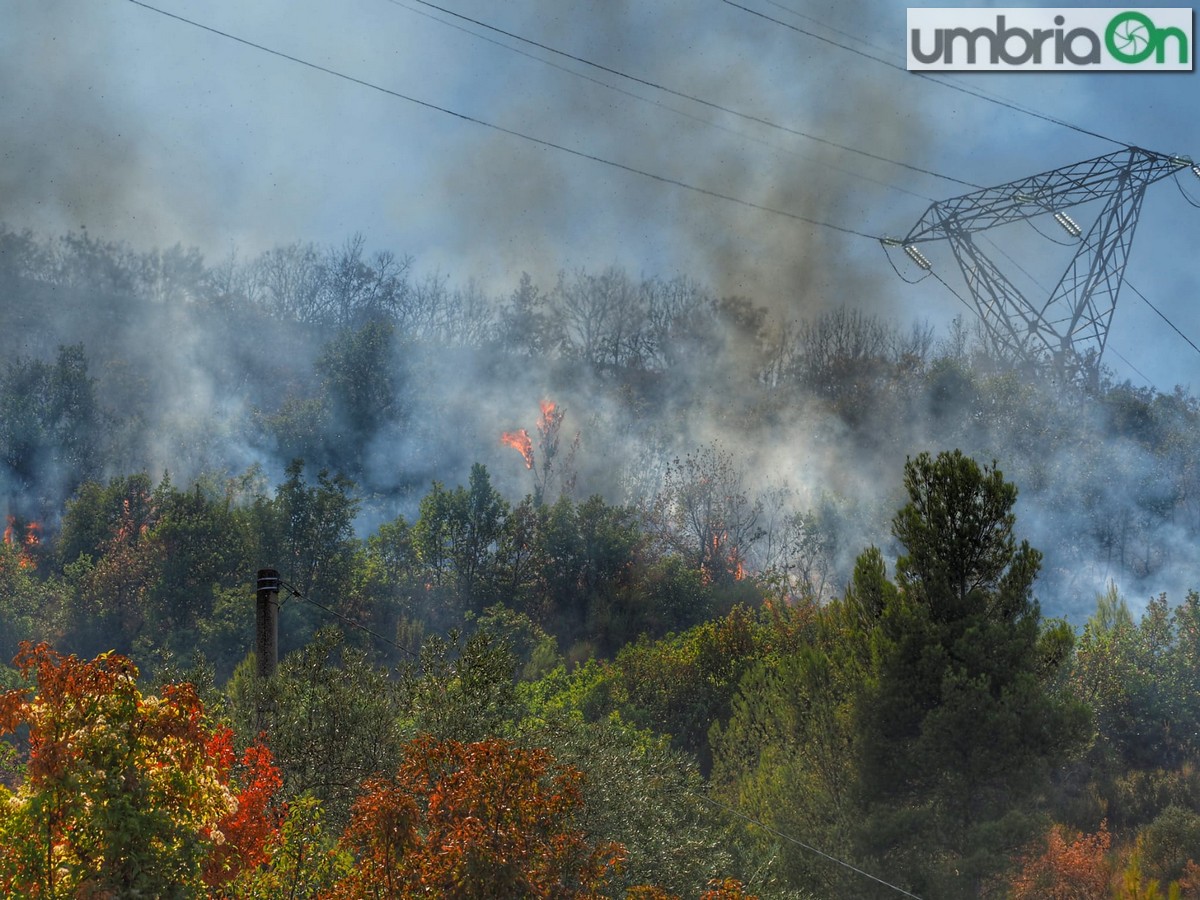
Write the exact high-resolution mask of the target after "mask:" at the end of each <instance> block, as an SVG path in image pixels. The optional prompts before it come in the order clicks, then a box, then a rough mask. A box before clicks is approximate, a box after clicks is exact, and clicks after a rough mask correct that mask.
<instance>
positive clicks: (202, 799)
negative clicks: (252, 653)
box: [0, 643, 279, 898]
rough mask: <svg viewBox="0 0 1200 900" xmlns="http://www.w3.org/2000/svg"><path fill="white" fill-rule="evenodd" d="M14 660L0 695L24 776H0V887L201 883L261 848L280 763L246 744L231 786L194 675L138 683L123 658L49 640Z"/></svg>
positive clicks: (140, 887)
mask: <svg viewBox="0 0 1200 900" xmlns="http://www.w3.org/2000/svg"><path fill="white" fill-rule="evenodd" d="M14 664H15V665H16V668H17V670H18V672H19V673H20V674H21V675H22V676H23V677H24V679H25V681H26V682H27V685H26V686H25V687H22V688H19V689H16V690H11V691H7V692H5V693H4V694H2V695H0V735H4V734H13V735H16V736H17V737H18V738H23V739H24V740H25V741H27V745H28V750H27V758H26V761H25V766H24V778H23V780H22V781H21V782H20V784H18V785H17V786H16V787H15V789H9V788H6V787H0V894H2V895H3V896H5V897H29V898H44V897H127V896H147V897H151V896H188V895H202V894H205V893H207V889H206V888H204V887H202V881H205V880H207V881H208V882H209V884H215V883H218V882H220V881H221V880H223V879H224V878H226V877H227V876H231V875H232V874H234V873H236V872H237V871H238V870H239V869H240V868H242V867H243V866H245V865H253V864H255V863H256V862H258V861H259V860H260V859H261V852H262V848H263V846H264V843H265V841H266V840H267V839H268V838H269V837H270V835H271V833H272V831H273V829H274V828H275V827H276V823H275V818H274V814H273V813H272V812H271V811H270V808H269V807H270V802H271V797H272V795H273V794H274V791H275V790H276V789H277V787H278V783H279V776H278V772H277V771H275V770H274V768H273V766H272V764H271V760H270V755H269V754H268V753H267V752H266V751H265V750H263V749H255V748H251V750H250V751H248V752H247V754H246V757H245V758H244V760H243V764H244V769H245V771H246V773H247V775H248V776H249V777H248V778H247V779H246V787H245V788H244V789H243V790H241V791H239V790H238V787H237V784H236V782H235V779H234V774H235V773H234V771H233V768H234V767H233V766H232V765H231V763H232V751H231V749H230V747H229V743H228V741H229V735H228V733H227V732H226V731H223V730H220V729H215V728H214V727H213V725H212V723H211V722H210V721H209V719H208V717H207V716H206V715H205V711H204V706H203V704H202V703H201V702H200V700H199V698H198V697H197V695H196V692H195V690H194V689H193V688H192V687H191V685H173V686H168V687H167V688H165V689H164V691H163V696H162V697H161V698H158V697H144V696H143V695H142V694H141V692H140V691H139V690H138V689H137V674H138V672H137V668H136V666H134V665H133V663H132V662H131V661H130V660H128V659H127V658H125V657H123V656H120V655H118V654H115V653H107V654H102V655H101V656H99V657H97V658H96V659H93V660H80V659H78V658H76V657H74V656H61V655H59V654H57V653H55V652H54V651H53V650H51V649H50V648H49V647H47V646H46V645H45V644H39V645H32V644H28V643H26V644H24V645H22V648H21V651H20V653H19V654H18V656H17V658H16V660H15V661H14ZM218 848H219V849H218Z"/></svg>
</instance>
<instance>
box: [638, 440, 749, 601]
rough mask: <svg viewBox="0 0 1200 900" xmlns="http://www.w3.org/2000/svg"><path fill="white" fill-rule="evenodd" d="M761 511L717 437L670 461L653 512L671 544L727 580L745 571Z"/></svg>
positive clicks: (715, 576)
mask: <svg viewBox="0 0 1200 900" xmlns="http://www.w3.org/2000/svg"><path fill="white" fill-rule="evenodd" d="M762 513H763V504H762V501H761V500H753V499H751V497H750V495H749V493H748V492H747V490H746V488H745V485H744V479H743V477H742V473H741V472H740V471H739V470H738V469H737V467H736V466H735V465H734V462H733V455H732V454H731V453H729V452H727V451H725V450H723V449H721V447H720V446H718V445H717V444H715V443H714V444H710V445H708V446H707V447H701V448H700V449H698V450H696V451H694V452H693V453H689V454H688V455H687V456H686V457H684V458H683V459H682V460H680V459H675V460H673V461H672V463H671V464H670V465H669V466H668V467H667V471H666V475H665V477H664V478H663V486H662V490H661V491H660V492H659V494H658V496H657V497H656V498H655V501H654V506H653V508H652V510H651V516H650V518H651V521H652V522H653V523H654V524H655V525H656V526H657V529H658V531H659V538H660V540H661V541H662V542H663V543H664V544H665V545H666V546H667V548H668V549H670V550H673V551H675V552H677V553H680V554H681V555H682V556H684V558H686V559H688V560H689V561H690V562H691V563H692V564H693V565H696V566H698V567H699V568H700V570H701V571H703V572H704V574H705V577H706V578H708V579H709V580H710V581H713V582H725V581H731V580H735V579H738V578H741V577H743V576H744V575H745V573H746V561H747V559H748V555H749V553H750V551H751V549H752V547H753V545H754V543H755V542H756V541H758V540H759V539H760V538H762V536H763V529H762V527H761V525H760V524H759V520H760V518H761V517H762Z"/></svg>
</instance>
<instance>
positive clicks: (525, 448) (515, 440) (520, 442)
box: [500, 404, 553, 469]
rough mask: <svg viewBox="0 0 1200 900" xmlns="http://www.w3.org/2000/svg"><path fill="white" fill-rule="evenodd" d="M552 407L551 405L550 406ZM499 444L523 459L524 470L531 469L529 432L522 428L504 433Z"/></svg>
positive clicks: (531, 450)
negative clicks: (512, 450)
mask: <svg viewBox="0 0 1200 900" xmlns="http://www.w3.org/2000/svg"><path fill="white" fill-rule="evenodd" d="M551 405H552V406H553V404H551ZM500 443H502V444H504V445H505V446H506V447H512V448H513V449H514V450H516V451H517V452H518V453H520V454H521V456H523V457H524V458H525V468H527V469H532V468H533V441H532V440H530V438H529V432H528V431H526V430H525V429H524V428H519V429H517V430H516V431H506V432H504V433H503V434H502V435H500Z"/></svg>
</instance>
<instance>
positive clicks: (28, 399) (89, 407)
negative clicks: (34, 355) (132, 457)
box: [0, 344, 105, 502]
mask: <svg viewBox="0 0 1200 900" xmlns="http://www.w3.org/2000/svg"><path fill="white" fill-rule="evenodd" d="M104 424H105V421H104V414H103V412H102V411H101V408H100V403H99V401H98V400H97V398H96V387H95V381H94V379H92V378H91V377H90V376H89V375H88V365H87V359H86V357H85V356H84V352H83V345H82V344H76V345H74V346H71V347H59V348H58V356H57V358H56V359H55V361H54V363H45V362H41V361H38V360H26V359H18V360H16V361H14V362H10V363H9V364H8V366H7V368H6V369H5V371H4V372H3V374H2V375H0V474H2V475H3V480H4V482H5V483H6V484H7V485H11V486H12V487H13V488H15V489H16V490H17V491H19V492H21V493H23V494H28V495H29V496H40V497H43V498H54V500H55V501H56V502H57V501H60V500H62V499H64V498H65V497H67V496H69V495H70V493H71V492H72V491H73V490H74V489H75V487H76V486H77V485H78V484H80V483H81V482H82V481H84V480H85V479H87V478H90V477H92V476H93V475H94V474H95V473H96V472H97V471H98V470H99V469H100V466H101V452H102V450H103V440H102V434H103V426H104Z"/></svg>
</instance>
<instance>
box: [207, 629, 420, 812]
mask: <svg viewBox="0 0 1200 900" xmlns="http://www.w3.org/2000/svg"><path fill="white" fill-rule="evenodd" d="M226 693H227V695H228V708H229V715H230V718H231V720H232V724H233V727H234V729H235V731H236V733H237V735H238V738H239V741H240V742H241V743H242V744H243V745H245V744H248V743H250V742H251V741H252V740H253V739H254V738H255V737H256V736H257V735H258V734H259V733H260V732H262V731H265V732H267V733H268V734H269V736H270V746H271V750H272V752H273V753H274V754H275V760H276V763H277V764H278V766H279V768H280V770H281V771H282V773H283V783H284V793H285V794H286V795H287V796H289V797H292V796H298V795H300V794H305V793H308V794H311V795H312V796H313V797H315V798H316V799H317V800H318V801H319V802H320V803H321V805H322V807H323V808H324V809H325V811H326V813H327V815H328V816H329V818H330V820H331V821H332V822H333V823H334V824H335V825H336V826H340V825H342V824H344V823H345V821H346V817H347V816H348V814H349V808H350V803H351V802H352V800H353V798H354V796H355V794H356V792H357V786H358V784H359V782H360V781H361V780H362V779H363V778H365V777H366V776H368V775H371V774H374V773H376V772H383V771H387V770H388V769H389V768H390V767H392V766H394V765H396V763H397V761H398V760H399V753H400V747H401V745H402V743H403V740H404V738H405V736H406V731H405V729H404V727H403V722H402V717H403V715H404V712H405V709H406V706H405V701H404V697H403V695H402V687H401V685H399V684H398V683H396V682H395V681H394V680H392V679H391V678H389V676H388V673H387V672H386V671H384V670H381V669H378V668H376V667H375V666H372V665H371V664H370V662H369V661H368V660H367V657H366V655H365V654H364V653H362V652H361V651H359V650H355V649H353V648H351V647H347V646H345V644H344V642H343V639H342V637H341V635H340V633H338V632H337V631H335V630H333V629H324V630H322V631H319V632H318V633H317V634H316V635H315V636H314V638H313V640H312V642H311V643H309V644H308V645H306V646H304V647H303V648H301V649H300V650H297V651H296V652H294V653H290V654H288V655H287V656H285V657H284V658H283V659H282V660H281V661H280V664H279V668H278V669H277V670H276V673H275V676H274V677H273V678H272V679H270V680H269V681H267V682H265V683H264V682H263V681H262V680H261V679H259V678H258V677H257V676H256V674H255V662H254V659H253V657H250V658H248V659H247V660H246V661H245V662H244V663H242V665H240V666H239V667H238V669H237V670H236V671H235V673H234V675H233V678H232V679H231V680H230V682H229V684H228V686H227V687H226Z"/></svg>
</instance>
